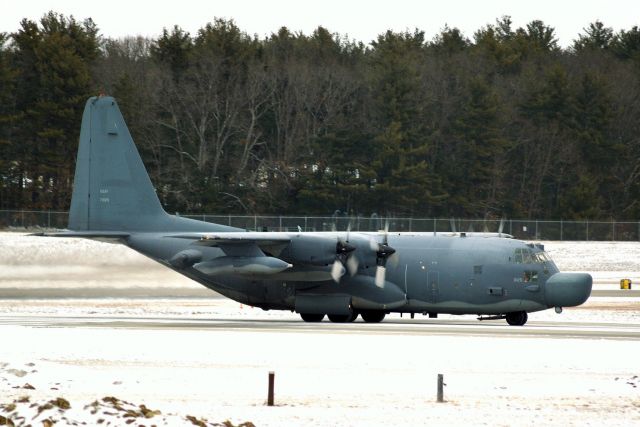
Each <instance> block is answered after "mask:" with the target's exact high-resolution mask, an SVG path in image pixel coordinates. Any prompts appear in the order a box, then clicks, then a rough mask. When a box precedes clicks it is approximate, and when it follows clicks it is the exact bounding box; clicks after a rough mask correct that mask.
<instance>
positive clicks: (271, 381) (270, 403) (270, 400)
mask: <svg viewBox="0 0 640 427" xmlns="http://www.w3.org/2000/svg"><path fill="white" fill-rule="evenodd" d="M275 376H276V374H275V372H273V371H269V391H268V394H267V406H273V384H274V382H275V381H274V380H275Z"/></svg>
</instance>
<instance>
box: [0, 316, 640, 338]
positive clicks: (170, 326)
mask: <svg viewBox="0 0 640 427" xmlns="http://www.w3.org/2000/svg"><path fill="white" fill-rule="evenodd" d="M0 325H14V326H16V325H19V326H28V327H37V328H114V329H118V328H124V329H138V330H141V329H142V330H197V331H218V332H219V331H225V332H258V331H267V332H276V333H305V334H327V333H328V334H354V333H357V334H368V335H398V334H400V335H414V336H423V335H464V336H493V337H509V338H517V337H526V338H562V339H567V338H582V339H614V340H640V324H636V323H632V324H618V323H604V322H590V323H576V322H549V321H546V322H545V321H540V322H536V321H530V322H529V323H527V324H526V325H525V326H522V327H519V326H508V325H505V324H504V320H500V321H482V322H478V321H477V320H440V319H429V320H419V319H414V320H410V319H408V318H407V319H387V320H385V321H383V322H382V323H377V324H371V323H364V322H362V321H356V322H353V323H347V324H336V323H331V322H328V321H327V320H325V321H323V322H321V323H305V322H303V321H301V320H288V319H237V318H227V319H215V320H208V319H196V318H192V319H190V318H183V317H180V318H176V317H143V318H136V317H115V316H45V315H29V316H25V315H15V316H0Z"/></svg>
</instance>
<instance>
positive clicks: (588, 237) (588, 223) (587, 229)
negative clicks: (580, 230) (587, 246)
mask: <svg viewBox="0 0 640 427" xmlns="http://www.w3.org/2000/svg"><path fill="white" fill-rule="evenodd" d="M586 223H587V242H588V241H589V221H588V220H587V221H586Z"/></svg>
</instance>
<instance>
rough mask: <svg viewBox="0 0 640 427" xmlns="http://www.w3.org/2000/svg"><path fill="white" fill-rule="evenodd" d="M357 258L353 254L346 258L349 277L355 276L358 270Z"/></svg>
mask: <svg viewBox="0 0 640 427" xmlns="http://www.w3.org/2000/svg"><path fill="white" fill-rule="evenodd" d="M358 264H359V263H358V258H357V257H356V256H354V255H351V256H350V257H349V258H347V270H348V271H349V275H350V276H351V277H353V276H355V275H356V273H357V272H358Z"/></svg>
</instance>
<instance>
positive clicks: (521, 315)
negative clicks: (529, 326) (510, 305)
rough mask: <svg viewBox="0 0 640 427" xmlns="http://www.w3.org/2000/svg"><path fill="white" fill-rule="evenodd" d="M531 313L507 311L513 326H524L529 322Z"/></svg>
mask: <svg viewBox="0 0 640 427" xmlns="http://www.w3.org/2000/svg"><path fill="white" fill-rule="evenodd" d="M528 319H529V315H527V312H526V311H515V312H513V313H507V323H508V324H509V325H511V326H523V325H524V324H525V323H527V320H528Z"/></svg>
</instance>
